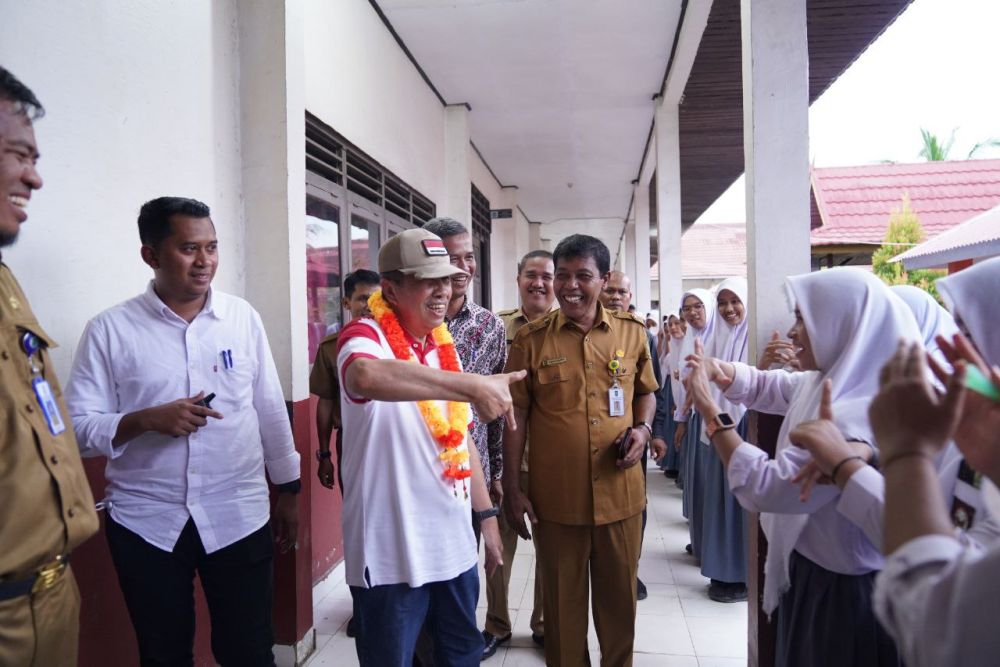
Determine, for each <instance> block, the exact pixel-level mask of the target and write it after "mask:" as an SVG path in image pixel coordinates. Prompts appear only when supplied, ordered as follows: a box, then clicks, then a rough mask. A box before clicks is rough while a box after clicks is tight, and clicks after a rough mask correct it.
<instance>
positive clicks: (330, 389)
mask: <svg viewBox="0 0 1000 667" xmlns="http://www.w3.org/2000/svg"><path fill="white" fill-rule="evenodd" d="M338 334H339V332H337V333H332V334H330V335H329V336H327V337H326V338H324V339H323V340H321V341H320V343H319V347H318V348H317V349H316V361H315V363H313V367H312V371H311V372H310V373H309V393H310V394H316V395H317V396H319V397H320V398H322V399H324V400H327V401H332V402H333V415H332V416H333V428H334V430H335V431H336V432H337V433H336V435H335V436H334V437H335V440H336V451H337V481H338V482H339V483H340V492H341V493H343V492H344V474H343V472H342V471H341V467H340V463H341V460H342V458H343V456H344V436H343V435H341V433H340V431H341V428H340V426H341V423H342V422H341V421H340V378H339V377H338V376H337V339H338ZM328 444H329V443H325V442H321V443H320V445H321V446H322V445H328Z"/></svg>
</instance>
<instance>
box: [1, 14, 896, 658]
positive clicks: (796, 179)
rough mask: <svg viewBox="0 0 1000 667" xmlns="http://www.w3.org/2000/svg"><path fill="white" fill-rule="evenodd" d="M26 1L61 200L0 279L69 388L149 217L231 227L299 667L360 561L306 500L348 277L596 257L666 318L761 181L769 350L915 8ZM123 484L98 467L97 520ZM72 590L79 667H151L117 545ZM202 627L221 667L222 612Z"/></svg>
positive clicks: (224, 280) (281, 609) (492, 292)
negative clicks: (710, 236) (184, 215)
mask: <svg viewBox="0 0 1000 667" xmlns="http://www.w3.org/2000/svg"><path fill="white" fill-rule="evenodd" d="M8 4H9V6H8V7H5V9H4V20H3V21H2V22H0V61H2V62H3V63H4V66H5V67H7V68H9V69H10V70H11V71H13V72H14V73H15V74H16V75H17V76H18V77H19V78H21V79H22V80H23V81H24V82H25V83H26V84H27V85H29V86H30V87H31V88H32V89H33V90H34V91H35V93H36V94H37V95H38V97H39V98H40V99H41V100H42V102H43V103H44V105H45V106H46V108H47V111H48V114H47V116H46V117H45V118H44V119H42V120H40V121H39V122H38V123H36V133H37V135H38V140H39V144H40V146H41V150H42V153H43V155H44V157H43V159H42V161H41V162H40V170H41V172H42V175H43V177H44V178H45V182H46V186H45V188H44V189H43V190H41V191H40V192H38V193H37V194H36V195H35V196H34V197H33V198H32V203H31V208H30V220H29V223H28V225H27V226H26V227H25V229H24V231H23V233H22V236H21V240H20V242H19V244H18V245H17V247H16V248H14V249H12V250H11V251H10V252H9V253H7V252H5V253H4V261H5V262H8V263H9V264H10V265H11V267H12V268H13V270H14V271H15V273H16V274H17V275H18V278H19V279H20V281H21V282H22V284H23V286H24V288H25V291H26V292H27V293H28V295H29V296H30V297H31V300H32V304H33V306H34V309H35V311H36V313H37V315H38V317H39V319H40V321H42V322H44V323H45V326H46V329H47V331H48V332H49V333H50V334H51V335H52V336H53V337H54V338H55V339H56V340H57V341H59V342H60V343H61V346H60V347H59V348H58V349H56V350H55V351H54V354H53V358H54V360H55V362H56V365H57V370H58V372H59V374H60V375H61V376H62V377H63V378H66V377H68V372H69V367H70V363H71V361H72V358H73V354H74V350H75V346H76V342H77V341H78V339H79V337H80V334H81V331H82V328H83V326H84V324H85V323H86V321H87V320H88V319H89V318H91V317H92V316H93V315H95V314H96V313H98V312H100V311H101V310H103V309H105V308H107V307H108V306H110V305H112V304H115V303H117V302H120V301H122V300H124V299H126V298H128V297H131V296H133V295H135V294H136V293H138V292H139V291H141V290H143V289H144V288H145V285H146V282H147V280H148V279H149V274H148V270H147V268H146V267H145V266H144V265H143V264H142V262H141V260H140V258H139V253H138V249H139V242H138V235H137V231H136V227H135V219H136V215H137V212H138V209H139V206H140V205H141V204H142V203H143V202H144V201H147V200H149V199H151V198H154V197H157V196H161V195H182V196H189V197H195V198H198V199H201V200H204V201H205V202H207V203H208V204H209V205H210V206H211V207H212V210H213V220H214V222H215V225H216V229H217V233H218V236H219V239H220V248H221V265H220V269H219V272H218V274H217V277H216V280H215V286H216V287H217V288H218V289H220V290H223V291H226V292H229V293H232V294H236V295H239V296H243V297H245V298H247V299H248V300H249V301H250V302H251V303H252V304H253V305H254V307H255V308H256V309H257V310H258V311H259V312H260V313H261V315H262V317H263V320H264V323H265V326H266V328H267V332H268V336H269V340H270V343H271V347H272V351H273V355H274V358H275V361H276V364H277V366H278V371H279V374H280V376H281V381H282V387H283V390H284V393H285V399H286V401H287V404H288V409H289V414H290V415H291V418H292V424H293V430H294V433H295V438H296V446H297V448H298V450H299V451H300V453H301V454H302V460H303V462H305V463H304V464H303V471H302V481H303V494H302V496H301V498H302V500H301V504H300V512H301V516H300V518H301V521H302V525H303V528H302V531H303V534H302V535H301V536H300V540H299V542H300V548H299V549H298V550H297V551H295V552H292V553H289V554H285V555H281V556H279V557H278V558H277V559H276V561H275V616H274V617H275V624H276V627H275V630H276V635H277V639H278V642H279V644H280V646H279V649H280V651H279V654H278V657H279V660H280V662H281V664H295V663H301V662H302V660H304V658H305V656H307V655H308V654H309V652H310V650H311V646H312V644H311V642H312V641H313V638H314V636H315V628H316V622H315V619H313V617H312V585H313V584H314V583H315V582H316V581H317V580H319V579H321V578H322V577H323V576H325V575H326V574H328V573H329V572H330V571H331V570H333V569H334V568H335V567H336V566H337V564H338V563H339V562H340V561H341V560H342V557H343V554H342V539H341V528H340V497H339V494H337V493H336V492H329V491H327V490H326V489H323V488H321V487H320V486H319V485H318V484H313V483H312V481H313V480H314V479H315V470H314V469H313V466H315V458H314V457H313V456H312V452H313V451H314V450H315V449H316V447H317V443H316V435H315V428H314V410H315V405H314V402H313V401H314V399H310V397H309V394H308V375H309V369H310V363H311V360H312V356H313V354H314V352H315V342H316V341H317V340H318V338H319V337H321V334H322V333H324V332H325V331H328V330H330V329H331V328H332V327H336V326H337V325H338V324H341V323H342V322H343V317H344V314H343V313H342V312H339V308H338V305H337V297H338V294H339V289H340V281H341V280H342V277H343V275H344V274H345V273H346V272H347V271H349V270H351V269H354V268H358V267H361V266H371V265H372V264H373V259H374V257H375V255H376V251H377V248H378V245H379V244H380V243H382V242H384V241H385V240H386V239H387V238H388V237H389V236H391V235H392V234H394V233H396V232H398V231H399V230H400V229H404V228H407V227H409V226H414V225H419V224H421V223H422V222H423V221H425V220H426V219H428V218H429V217H431V216H433V215H447V216H451V217H455V218H457V219H459V220H461V221H463V222H465V223H466V224H468V225H469V226H470V227H471V228H472V229H473V231H474V234H475V239H476V248H477V251H478V254H479V256H478V259H479V262H480V280H479V282H478V283H477V285H476V297H477V299H478V300H480V301H481V302H482V303H484V304H487V305H489V306H490V307H492V308H494V309H498V308H503V307H511V306H516V305H517V303H516V299H517V297H516V294H517V292H516V287H515V285H514V281H513V278H514V272H515V268H514V266H515V262H516V260H517V259H518V258H519V257H520V256H521V255H523V254H524V253H525V252H527V251H528V250H531V249H535V248H541V247H550V248H551V247H554V245H555V244H556V243H558V241H559V240H560V239H561V238H563V237H564V236H566V235H568V234H571V233H575V232H586V233H589V234H593V235H595V236H598V237H600V238H602V239H604V240H605V242H606V243H608V245H609V246H610V247H611V251H612V256H613V257H615V258H616V261H615V263H616V266H617V267H618V268H621V269H622V270H625V271H627V272H629V273H630V274H631V275H632V278H633V285H635V290H634V291H635V301H636V305H637V307H638V308H639V310H640V311H643V312H645V311H648V310H651V306H652V304H653V303H654V302H661V303H669V302H674V301H676V300H677V299H678V298H679V296H680V294H681V290H682V282H681V261H680V258H681V243H680V238H681V233H682V231H683V230H685V229H686V228H687V227H688V226H690V224H691V223H693V221H694V220H695V219H696V218H697V217H698V215H700V213H701V212H702V211H704V210H705V208H707V207H708V206H709V205H710V204H711V203H712V201H714V199H715V198H716V197H717V196H718V195H719V194H721V193H722V192H723V191H724V190H725V189H726V188H727V187H728V186H729V185H730V184H731V183H732V182H733V181H734V180H735V179H736V178H737V177H738V176H739V175H740V174H741V173H743V172H744V171H745V172H746V173H747V176H748V179H747V215H748V222H747V226H746V236H745V243H746V248H747V256H748V258H749V260H748V262H747V264H746V275H747V277H748V279H749V281H750V285H751V301H752V303H751V304H749V306H750V308H749V310H750V312H751V313H752V316H751V317H752V321H751V330H752V331H754V332H755V333H753V334H752V336H756V335H758V333H759V334H760V335H768V334H769V332H770V331H771V330H772V329H773V328H774V327H775V325H776V323H777V322H779V321H783V320H784V317H785V313H784V312H783V308H782V305H781V304H776V303H771V302H768V301H767V300H766V299H764V298H763V297H762V296H758V295H764V294H768V293H772V292H773V291H774V290H775V289H777V288H778V286H779V285H780V282H781V280H782V279H783V277H784V276H785V275H787V274H790V273H801V272H803V271H806V270H808V267H809V254H808V248H809V241H808V228H807V227H806V225H805V223H804V221H805V220H806V219H807V218H808V217H809V212H808V211H809V181H808V127H807V111H808V105H809V104H810V103H811V102H812V101H813V100H815V99H816V98H817V97H818V96H819V95H820V94H821V93H822V92H823V91H824V90H826V89H827V87H828V86H829V85H830V84H831V83H832V82H833V81H834V80H835V79H836V78H837V77H838V76H839V75H840V74H841V73H842V72H843V71H844V70H845V69H846V68H847V67H848V66H849V65H850V64H851V63H852V62H853V61H854V60H855V58H856V57H857V55H858V54H859V53H860V52H861V51H863V50H864V49H865V48H866V47H867V46H868V44H870V43H871V42H872V41H873V40H874V39H876V38H877V37H878V35H879V34H880V33H881V32H882V31H883V30H884V29H885V28H886V26H888V25H889V24H890V23H891V22H892V21H893V20H894V19H895V17H896V16H897V15H898V14H899V13H900V12H901V11H903V9H905V7H906V6H907V5H908V4H909V0H887V1H885V2H881V3H865V2H861V1H860V0H837V1H836V2H828V3H798V2H783V3H772V2H764V1H761V0H742V2H741V1H740V0H715V1H714V2H712V1H711V0H686V1H685V2H681V0H669V1H666V2H664V1H661V0H640V1H638V2H635V3H629V4H628V6H625V5H622V4H620V3H590V4H586V5H584V4H583V3H577V2H575V0H559V1H557V2H552V3H548V2H517V1H512V2H504V1H500V2H495V3H468V4H467V5H461V4H460V3H453V2H428V3H413V2H411V1H409V0H369V1H366V0H338V1H336V2H330V1H328V0H217V1H213V2H200V1H198V0H181V1H179V2H173V3H159V2H153V3H122V2H116V1H114V0H96V1H95V2H87V3H63V2H58V1H57V0H38V1H37V2H30V3H28V2H25V3H8ZM807 4H808V6H807ZM807 23H808V25H809V31H808V39H811V40H814V41H815V44H810V43H809V42H808V41H807V31H806V25H807ZM777 72H780V73H781V74H780V75H779V76H776V75H775V73H777ZM773 235H780V236H781V237H782V239H783V241H784V242H783V244H782V247H781V248H777V247H773V244H769V243H768V239H769V238H771V237H772V236H773ZM347 249H350V250H349V252H348V251H347ZM653 258H656V259H657V260H658V261H659V267H660V270H659V273H658V282H657V284H656V286H655V290H656V291H655V293H654V292H653V289H654V288H653V286H652V284H651V280H650V267H651V264H652V262H651V260H652V259H653ZM772 301H773V300H772ZM102 470H103V462H101V461H89V462H88V474H89V477H90V481H91V485H92V487H93V489H94V490H95V496H96V497H98V498H100V497H101V495H102V493H101V492H102V489H103V486H104V482H103V479H102ZM74 569H75V571H76V573H77V576H78V579H79V581H80V586H81V591H82V596H83V614H82V624H83V625H82V627H81V638H82V640H81V641H82V644H81V652H80V664H81V665H83V666H84V667H90V666H92V665H104V664H130V663H133V662H135V655H136V654H135V647H134V645H133V643H132V642H133V640H132V638H131V635H130V633H127V632H123V631H122V629H123V628H127V627H128V618H127V615H126V612H125V608H124V605H123V603H122V601H121V596H120V594H119V591H118V588H117V584H116V583H115V576H114V572H113V569H112V566H111V563H110V559H109V556H108V552H107V547H106V545H105V542H104V540H103V539H101V538H97V539H93V540H90V541H89V542H88V543H87V544H85V545H84V547H83V548H81V549H80V550H79V552H78V553H76V554H74ZM753 586H754V585H753V584H751V592H752V591H753ZM751 598H753V595H751ZM751 614H752V615H753V619H752V623H751V635H750V638H749V641H750V643H751V647H752V650H751V654H752V655H753V659H754V661H755V663H756V662H757V661H758V659H759V664H767V656H768V649H767V645H766V639H761V638H763V637H765V636H766V630H765V629H761V628H763V625H761V626H760V627H759V623H761V619H762V617H758V616H757V615H756V614H757V612H756V610H755V609H754V610H752V611H751ZM199 619H200V620H199V626H198V638H197V645H196V653H197V656H198V660H199V664H207V662H206V661H207V660H208V657H207V656H209V655H210V652H209V647H208V636H207V633H206V628H207V624H208V620H207V613H206V611H205V608H204V605H201V606H200V607H199ZM764 625H766V623H764ZM758 643H759V648H758Z"/></svg>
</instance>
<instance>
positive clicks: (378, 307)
mask: <svg viewBox="0 0 1000 667" xmlns="http://www.w3.org/2000/svg"><path fill="white" fill-rule="evenodd" d="M368 308H369V309H370V310H371V311H372V315H373V316H374V317H375V321H376V322H378V325H379V326H380V327H381V328H382V333H384V334H385V338H386V340H387V341H389V347H390V348H391V349H392V353H393V354H394V355H396V358H397V359H401V360H403V361H412V362H414V363H417V360H416V358H415V357H414V355H413V352H412V351H411V350H410V346H409V345H408V344H407V343H406V334H405V333H404V332H403V327H402V326H401V325H400V324H399V319H398V318H397V317H396V314H395V313H394V312H392V309H391V308H390V307H389V304H388V303H386V301H385V299H384V298H382V291H381V290H379V291H377V292H375V293H374V294H372V295H371V297H369V298H368ZM431 337H432V338H433V340H434V343H435V344H436V345H437V348H438V357H439V358H440V360H441V369H442V370H446V371H452V372H455V373H458V372H461V366H460V365H459V363H458V354H457V353H456V352H455V340H454V339H453V338H452V337H451V333H450V332H449V331H448V326H447V325H446V324H444V323H443V322H442V323H441V324H439V325H438V326H437V327H435V328H434V330H433V331H431ZM417 407H418V408H420V415H421V416H422V417H423V418H424V423H425V424H427V428H428V429H430V432H431V435H432V436H434V439H435V440H436V441H437V442H438V444H439V445H440V446H441V448H442V450H443V451H442V452H441V454H440V455H439V457H438V458H440V459H441V461H442V462H444V466H445V468H444V476H445V478H447V479H450V480H452V483H453V484H454V482H457V481H458V480H463V482H462V487H463V490H464V491H465V494H466V497H468V489H467V488H466V485H465V482H464V480H465V479H467V478H469V477H470V476H471V475H472V471H471V470H469V465H468V463H469V450H468V449H467V448H466V449H460V447H461V446H462V444H463V443H464V442H465V436H466V434H467V433H468V430H469V404H468V403H462V402H458V401H448V417H447V419H446V418H445V416H444V414H443V412H442V410H441V407H440V406H439V405H438V403H437V401H417ZM455 495H456V496H457V495H458V489H455Z"/></svg>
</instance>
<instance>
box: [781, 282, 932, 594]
mask: <svg viewBox="0 0 1000 667" xmlns="http://www.w3.org/2000/svg"><path fill="white" fill-rule="evenodd" d="M785 287H786V289H787V292H788V299H789V301H790V304H791V305H792V307H793V308H795V307H797V308H798V309H799V312H801V313H802V319H803V321H804V322H805V328H806V333H807V334H808V335H809V341H810V344H811V346H812V351H813V356H814V357H815V359H816V365H817V366H818V367H819V369H820V370H819V371H811V372H808V373H806V376H805V377H803V379H802V382H801V383H800V384H799V386H798V387H797V389H796V391H795V394H794V395H793V396H792V398H791V401H790V402H789V406H788V412H787V413H786V414H785V420H784V422H783V423H782V425H781V431H780V432H779V433H778V442H777V448H776V451H775V456H776V457H777V456H779V455H780V454H781V452H782V451H783V450H785V449H787V448H788V447H790V446H791V442H790V441H789V439H788V434H789V432H791V430H792V429H793V428H795V427H796V426H798V425H799V424H800V423H802V422H803V421H807V420H810V419H816V418H817V417H818V416H819V403H820V398H821V396H822V391H823V381H824V380H827V379H830V380H832V381H833V396H832V398H833V412H834V418H835V421H836V423H837V426H838V427H839V428H840V431H841V432H842V433H843V434H844V436H845V437H846V438H847V439H849V440H863V441H865V442H869V443H873V444H874V443H875V439H874V436H873V434H872V431H871V427H870V426H869V423H868V405H869V404H870V403H871V400H872V398H873V397H874V396H875V394H876V393H878V374H879V370H880V369H881V368H882V366H883V365H884V364H885V363H886V362H887V361H888V360H889V358H890V357H892V355H893V353H894V352H895V351H896V348H897V346H898V344H899V341H900V339H904V340H909V341H918V340H921V335H920V331H919V330H918V329H917V325H916V322H915V320H914V319H913V315H912V314H911V313H910V311H909V309H908V308H907V307H906V305H905V304H904V303H903V302H902V300H901V299H898V298H896V297H894V296H893V295H892V292H890V291H889V288H888V287H886V285H885V284H884V283H883V282H882V281H881V280H879V279H878V278H876V277H875V276H874V275H872V274H871V273H868V272H867V271H863V270H861V269H855V268H836V269H829V270H827V271H819V272H816V273H807V274H803V275H799V276H791V277H789V278H788V279H787V280H786V282H785ZM808 520H809V515H806V514H770V513H767V514H762V515H761V525H762V527H763V528H764V533H765V534H766V535H767V539H768V544H769V546H768V554H767V562H766V563H765V565H764V604H763V607H764V611H766V612H767V613H770V612H771V611H773V610H774V609H775V608H776V607H777V606H778V600H779V599H780V597H781V594H782V593H783V592H784V591H785V590H787V589H788V586H789V583H790V582H789V577H788V559H789V557H790V556H791V553H792V550H793V549H794V548H795V544H796V543H797V542H798V540H799V537H800V536H801V534H802V530H803V529H804V528H805V525H806V522H807V521H808ZM844 520H845V521H847V519H844Z"/></svg>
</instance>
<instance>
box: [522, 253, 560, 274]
mask: <svg viewBox="0 0 1000 667" xmlns="http://www.w3.org/2000/svg"><path fill="white" fill-rule="evenodd" d="M536 257H544V258H545V259H552V253H551V252H549V251H548V250H532V251H531V252H529V253H528V254H526V255H525V256H524V257H522V258H521V261H520V262H518V263H517V275H521V271H524V265H525V264H527V263H528V260H529V259H534V258H536ZM554 263H555V262H553V264H554Z"/></svg>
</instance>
